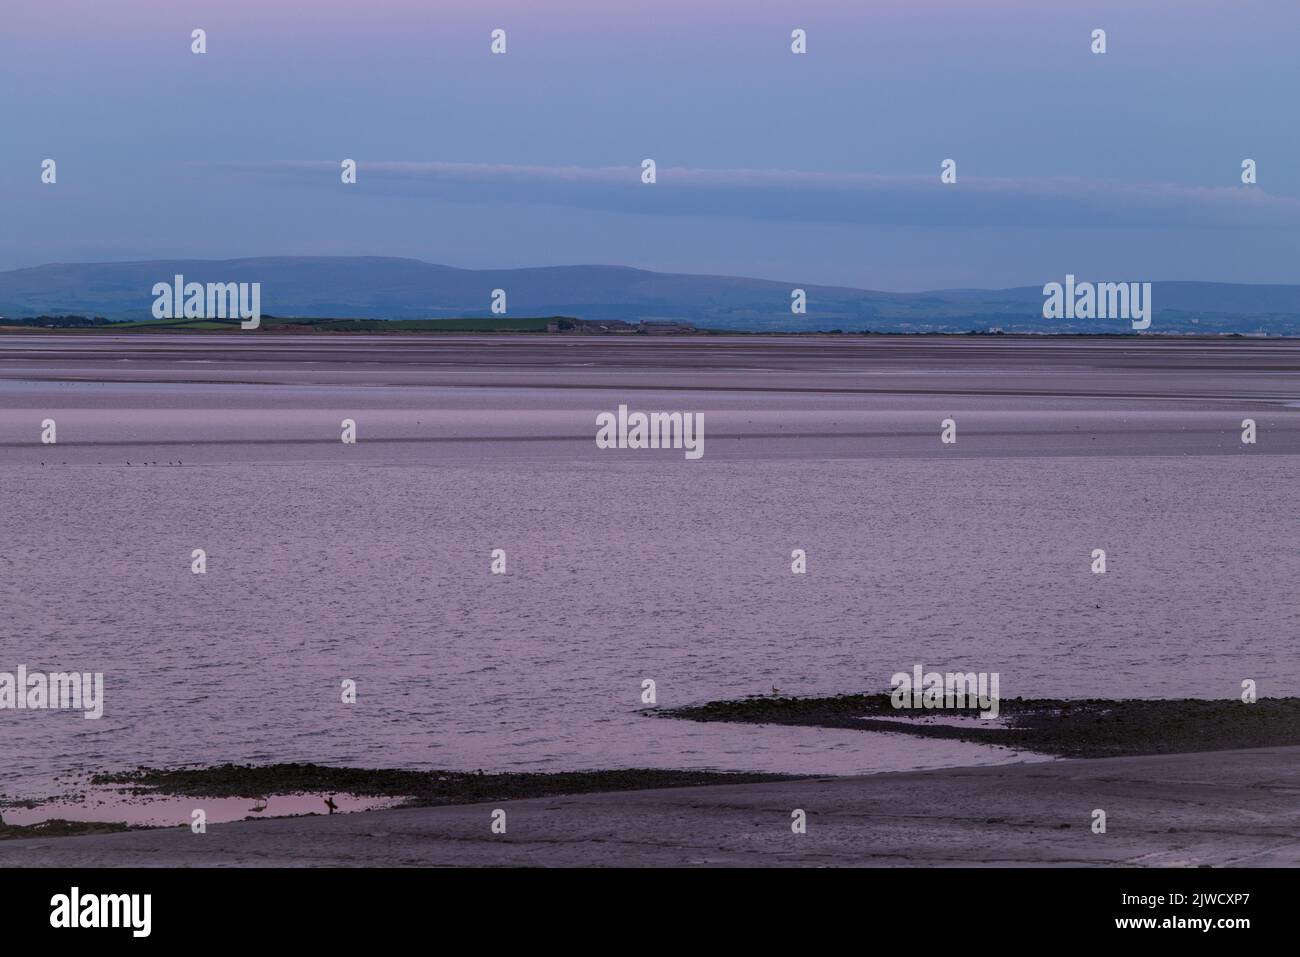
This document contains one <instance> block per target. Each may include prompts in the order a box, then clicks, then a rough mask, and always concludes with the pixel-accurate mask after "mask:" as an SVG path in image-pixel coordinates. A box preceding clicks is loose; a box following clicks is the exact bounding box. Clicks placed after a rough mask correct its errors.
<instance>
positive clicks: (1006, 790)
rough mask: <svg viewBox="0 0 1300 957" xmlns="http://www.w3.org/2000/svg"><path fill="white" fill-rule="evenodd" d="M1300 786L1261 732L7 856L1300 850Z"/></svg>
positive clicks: (1155, 860)
mask: <svg viewBox="0 0 1300 957" xmlns="http://www.w3.org/2000/svg"><path fill="white" fill-rule="evenodd" d="M1298 797H1300V747H1291V748H1256V749H1250V750H1241V751H1219V752H1203V753H1199V754H1180V755H1164V756H1158V757H1130V758H1104V759H1098V760H1078V761H1058V762H1053V763H1051V764H1022V765H1009V766H1002V767H983V768H968V769H955V770H943V771H923V772H908V773H899V774H880V775H874V776H869V777H844V778H823V779H817V780H806V781H793V782H779V783H772V784H741V785H721V786H716V787H701V788H683V789H679V790H656V791H629V792H621V793H613V794H590V795H583V796H578V797H569V798H545V799H535V800H526V801H514V802H509V803H504V804H501V805H499V806H501V807H504V808H505V810H506V813H507V824H508V829H507V834H505V835H493V834H492V833H491V832H490V829H489V823H490V813H491V810H492V808H493V806H494V805H469V806H460V807H437V808H418V809H408V810H390V811H368V812H362V813H357V814H348V815H337V816H335V817H302V818H280V819H275V820H269V821H259V822H241V823H237V824H220V825H213V826H211V827H210V828H209V829H208V833H207V834H204V835H195V834H192V833H190V831H189V829H188V828H175V829H168V830H165V831H162V830H160V831H151V832H137V833H120V834H104V835H93V836H88V837H70V838H42V839H30V840H21V841H8V842H0V866H3V867H19V866H137V867H138V866H184V865H192V866H229V865H245V866H247V865H252V866H285V865H306V866H315V865H330V866H394V865H417V866H578V865H582V866H630V865H636V866H692V865H695V866H699V865H706V866H708V865H711V866H747V867H759V866H777V865H780V866H899V865H909V864H910V865H927V866H949V865H966V866H973V865H991V866H1000V865H1107V864H1114V865H1127V866H1150V865H1164V866H1196V865H1215V866H1223V865H1235V866H1265V865H1268V866H1297V865H1300V800H1298V799H1297V798H1298ZM794 808H802V809H804V810H806V811H807V813H808V831H807V833H806V834H804V835H796V834H793V833H791V830H790V812H791V810H792V809H794ZM1095 808H1101V809H1104V810H1105V811H1106V813H1107V833H1105V834H1104V835H1102V834H1093V833H1092V831H1091V829H1090V826H1089V825H1090V822H1091V815H1092V811H1093V809H1095Z"/></svg>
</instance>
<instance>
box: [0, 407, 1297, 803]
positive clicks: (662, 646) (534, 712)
mask: <svg viewBox="0 0 1300 957" xmlns="http://www.w3.org/2000/svg"><path fill="white" fill-rule="evenodd" d="M315 388H316V391H313V389H312V388H308V387H306V386H301V387H297V386H294V387H291V386H280V387H278V391H276V390H272V389H269V388H261V389H260V390H259V389H258V388H257V387H255V386H251V385H242V386H240V385H220V386H216V385H206V386H205V385H193V386H186V385H158V384H152V385H126V384H121V383H116V384H93V385H92V384H86V383H67V382H45V383H39V384H37V383H34V382H31V381H21V382H20V381H12V382H5V383H3V393H2V394H3V395H4V396H5V397H6V398H7V400H8V401H7V402H6V404H5V406H4V408H3V410H2V411H0V440H2V441H0V485H2V487H3V488H4V490H5V494H4V509H3V511H2V512H0V543H2V547H0V581H3V588H4V591H3V598H4V622H3V625H2V626H0V627H2V628H3V632H2V635H0V639H2V644H0V652H2V654H0V670H10V671H11V670H13V669H14V668H15V667H16V666H17V665H18V664H26V665H27V666H28V667H29V668H30V669H41V670H76V671H102V672H104V674H105V684H106V692H105V696H106V705H105V716H104V718H103V719H101V720H99V721H86V720H84V719H82V718H81V716H80V715H79V714H75V713H56V712H18V713H15V712H0V721H3V725H4V729H3V730H4V737H3V744H2V745H0V749H2V754H3V767H4V768H5V777H4V779H3V784H2V785H0V791H2V792H4V793H7V794H9V795H46V794H52V793H58V792H59V789H60V787H63V786H66V784H67V779H68V778H69V777H70V776H74V775H77V774H81V773H84V772H87V771H91V770H96V769H101V768H116V769H120V768H129V767H133V766H136V765H139V764H148V765H155V766H157V765H169V764H179V763H215V762H223V761H236V762H272V761H291V760H302V761H318V762H328V763H344V764H354V765H363V766H404V767H445V768H468V769H474V768H484V769H489V770H505V769H544V770H560V769H574V768H596V767H614V766H662V767H706V768H728V769H763V770H788V771H804V772H859V771H872V770H883V769H894V768H904V767H930V766H942V765H952V764H962V763H973V762H980V761H999V760H1020V759H1022V756H1020V755H1015V754H1012V753H1010V752H1007V751H1003V750H1000V749H999V750H995V749H984V748H977V747H974V746H969V745H962V744H955V743H950V742H931V741H924V740H919V739H915V738H910V737H907V736H904V735H887V734H866V733H861V734H856V733H852V732H847V731H824V730H814V729H790V728H752V727H730V726H724V725H701V724H693V723H686V722H677V721H669V720H664V719H655V718H651V717H647V716H645V714H644V713H643V709H642V705H641V702H640V686H641V681H642V679H643V678H653V679H654V680H655V681H656V683H657V686H658V698H659V704H660V705H661V706H672V705H677V704H683V703H690V702H700V701H704V700H708V699H712V698H718V697H735V696H743V695H749V694H762V693H770V692H771V688H772V687H773V686H776V687H779V688H780V690H781V693H783V694H795V695H808V694H823V693H831V692H859V691H867V690H882V689H884V688H886V687H887V686H888V682H889V676H890V675H891V674H892V673H893V672H895V671H897V670H908V669H910V668H911V666H912V665H913V664H914V663H918V662H919V663H921V664H923V665H925V666H927V668H931V667H932V668H935V669H937V670H952V669H960V670H963V671H966V670H971V671H997V672H1000V674H1001V691H1002V694H1003V695H1004V696H1015V695H1045V696H1062V697H1080V696H1094V695H1096V696H1141V697H1183V696H1190V697H1235V696H1236V695H1237V694H1239V689H1240V683H1241V681H1242V679H1243V678H1254V679H1256V680H1257V681H1258V683H1259V689H1260V693H1261V694H1263V695H1283V694H1296V693H1300V656H1298V655H1296V653H1295V652H1296V643H1297V639H1298V638H1300V612H1298V611H1297V607H1296V602H1295V595H1296V589H1295V584H1296V581H1297V577H1298V576H1297V572H1300V553H1298V548H1297V542H1300V536H1298V535H1297V532H1298V531H1300V527H1298V522H1297V515H1296V507H1295V501H1296V489H1297V484H1296V471H1295V469H1296V465H1297V461H1298V459H1297V457H1296V456H1295V455H1292V454H1258V455H1256V454H1242V453H1241V452H1240V450H1239V449H1237V448H1236V447H1235V446H1234V444H1233V443H1234V442H1235V433H1233V432H1232V431H1231V429H1230V428H1228V429H1227V430H1226V431H1223V432H1222V435H1220V436H1219V437H1218V439H1216V440H1215V441H1214V442H1211V441H1209V440H1206V444H1205V448H1204V449H1203V452H1204V454H1186V453H1185V452H1182V453H1181V454H1152V453H1153V452H1155V453H1161V452H1162V447H1161V446H1160V445H1159V442H1160V441H1162V440H1160V439H1157V438H1152V436H1170V437H1172V438H1168V439H1167V441H1170V442H1185V441H1193V440H1195V437H1196V436H1197V435H1200V436H1201V437H1202V438H1204V436H1206V435H1211V434H1212V433H1214V429H1216V428H1220V427H1221V426H1222V423H1223V421H1225V415H1221V414H1220V413H1219V412H1218V411H1216V410H1215V409H1213V408H1208V407H1205V406H1203V405H1202V406H1198V405H1195V404H1193V405H1190V406H1188V405H1178V406H1174V405H1172V404H1171V405H1170V406H1168V407H1164V406H1156V405H1152V404H1151V403H1137V402H1135V403H1132V404H1130V406H1129V407H1128V408H1125V409H1123V410H1122V411H1113V410H1105V409H1102V410H1100V411H1099V410H1098V408H1097V407H1096V405H1095V403H1094V404H1093V405H1092V406H1086V405H1072V404H1070V403H1069V402H1064V401H1062V402H1057V403H1055V404H1052V403H1049V402H1048V401H1046V400H1043V399H1035V400H1034V401H1033V402H1032V403H1025V404H1024V405H1023V407H1016V406H1015V405H1014V403H1009V402H1007V401H1004V400H999V402H1002V403H1003V404H1002V405H1001V406H999V405H998V404H997V403H994V402H991V401H987V400H980V401H975V400H966V401H967V405H969V406H971V408H969V410H968V411H967V412H966V413H965V416H966V417H965V418H961V416H960V415H959V421H960V422H961V424H962V427H963V428H965V427H967V424H968V423H969V424H970V427H971V431H970V432H969V433H963V438H962V439H961V440H959V446H960V445H961V444H962V442H965V443H967V444H966V447H965V448H963V450H962V451H963V454H961V455H955V456H948V457H944V456H943V455H942V454H938V453H936V451H935V450H934V448H933V446H937V445H938V442H937V429H936V428H934V427H933V426H934V423H932V422H931V420H932V419H934V415H933V414H932V413H931V412H930V411H929V409H927V408H923V407H922V406H923V405H924V403H925V401H926V400H908V401H907V402H903V403H901V404H900V403H897V402H896V403H894V405H892V406H890V407H883V406H882V407H879V408H874V409H873V408H865V409H857V410H852V409H850V410H847V411H846V410H844V409H838V410H837V409H836V408H835V406H836V402H827V403H824V404H825V405H826V406H827V407H829V408H830V411H818V408H817V406H816V404H815V403H813V402H809V401H807V400H806V399H804V398H793V399H782V400H780V401H778V402H776V404H775V405H773V400H772V398H771V397H770V396H763V395H757V396H750V397H746V396H743V395H734V394H733V395H728V396H725V397H722V398H720V399H712V400H709V401H706V402H701V401H700V400H699V399H698V397H696V398H695V399H694V404H691V403H692V401H693V400H692V397H691V396H690V395H688V394H686V393H677V392H618V393H615V392H610V393H608V394H606V393H582V394H579V395H577V396H575V395H574V394H573V393H572V392H570V391H565V392H563V393H562V394H558V395H554V396H553V395H551V394H548V393H539V392H538V391H537V390H530V389H518V390H515V391H514V392H511V391H509V390H499V391H494V392H492V393H491V394H490V395H489V394H487V393H483V392H476V393H474V394H473V395H472V396H470V397H468V398H467V397H466V396H465V395H464V394H463V393H461V392H457V391H455V390H454V389H442V390H441V391H439V390H436V389H432V388H428V389H420V390H406V391H404V392H402V393H401V395H400V396H397V395H396V393H394V392H390V391H385V390H384V389H371V390H366V389H364V388H363V387H360V386H349V387H346V389H345V388H344V387H340V386H328V387H315ZM295 389H298V391H294V390H295ZM347 390H350V391H347ZM629 398H630V401H631V403H632V404H633V406H634V408H638V407H639V408H643V409H674V408H679V409H688V408H693V409H702V410H703V411H705V416H706V423H709V424H712V425H714V427H715V432H716V433H717V437H716V438H713V441H714V443H715V444H714V445H712V446H710V445H708V444H707V440H706V455H705V457H704V459H703V460H701V461H699V462H686V461H685V460H684V459H683V458H682V457H681V453H680V452H676V453H674V452H653V453H626V452H623V453H610V452H600V451H597V450H596V449H595V447H594V442H593V441H592V438H591V436H592V435H594V427H593V426H591V425H589V424H585V423H590V422H592V421H593V417H594V413H595V412H596V411H600V410H603V409H607V408H613V407H614V405H615V404H616V403H617V402H618V401H629ZM259 401H260V402H261V404H262V406H263V407H262V408H260V409H259V408H258V407H257V404H258V402H259ZM943 401H944V402H947V403H948V404H949V405H953V404H955V403H957V401H958V400H955V399H945V400H943ZM458 406H459V407H458ZM358 409H360V411H359V412H358V411H357V410H358ZM782 409H784V410H785V412H786V413H787V415H786V416H785V417H784V418H782V417H781V416H779V415H778V414H777V413H779V412H781V411H782ZM1279 409H1280V407H1279ZM349 410H351V412H352V414H354V415H356V417H357V418H358V420H359V428H360V434H361V444H359V445H358V446H356V447H355V448H344V447H343V446H342V445H341V444H339V443H338V441H337V425H338V421H339V417H340V415H344V414H348V412H349ZM47 412H48V413H49V414H52V415H55V417H56V418H57V419H58V421H59V429H60V438H61V442H64V443H66V444H61V445H60V446H58V447H57V448H55V449H51V448H48V447H47V448H44V449H42V448H40V447H39V446H36V447H32V446H31V445H30V436H29V435H27V433H28V432H30V431H31V428H32V427H33V426H32V422H33V419H34V417H35V419H36V420H39V418H40V417H41V416H42V415H44V414H46V413H47ZM1259 414H1260V415H1261V418H1262V419H1268V418H1269V416H1273V417H1275V418H1276V417H1281V416H1288V415H1289V416H1290V418H1287V419H1285V422H1284V424H1285V425H1286V426H1287V427H1288V428H1289V427H1291V425H1290V424H1291V423H1292V422H1293V421H1294V413H1289V412H1285V411H1280V410H1278V409H1273V410H1270V409H1263V410H1262V411H1261V412H1260V413H1259ZM873 415H874V416H875V420H874V421H876V422H877V423H879V422H884V423H886V424H887V426H888V427H896V428H899V429H902V430H906V428H907V427H908V426H909V424H911V423H913V420H915V423H921V422H924V423H927V424H926V425H925V426H924V428H925V429H928V430H929V431H931V432H935V433H936V437H935V438H933V441H932V442H930V443H929V444H928V445H927V446H926V453H925V454H919V453H918V454H910V453H909V451H908V449H909V446H907V445H906V443H903V442H902V440H901V439H900V441H899V442H898V443H895V445H891V446H888V447H881V449H880V451H881V453H882V454H880V455H872V454H870V452H869V451H863V448H864V443H862V442H860V443H858V446H857V447H856V448H854V449H851V450H849V453H846V451H845V449H846V446H845V443H846V441H851V439H850V440H846V439H845V438H844V437H842V436H839V435H838V434H835V435H828V434H827V433H836V430H841V429H844V428H846V427H847V428H849V429H850V430H851V429H853V428H857V427H859V426H860V425H861V422H862V421H866V420H867V419H870V418H871V417H872V416H873ZM764 416H769V417H772V418H773V419H776V420H779V421H780V422H781V423H784V425H783V427H784V428H787V429H790V430H791V431H792V432H794V433H799V432H802V433H804V434H805V436H812V435H820V436H821V438H820V439H818V440H817V441H815V442H813V441H810V442H807V443H803V444H799V443H798V442H793V443H787V444H786V445H784V446H783V445H782V444H781V443H780V442H779V441H774V440H771V439H752V438H751V439H745V438H735V437H733V438H730V439H727V438H726V437H725V433H726V432H727V431H728V428H731V429H732V431H733V432H737V433H739V432H741V431H743V429H744V428H745V426H743V424H742V420H745V421H749V420H761V419H762V418H763V417H764ZM800 416H803V418H800ZM854 416H858V417H860V420H861V421H860V420H859V418H855V417H854ZM1234 416H1236V417H1237V418H1239V417H1240V413H1239V411H1238V410H1236V409H1231V408H1230V409H1229V410H1228V411H1227V413H1226V419H1228V420H1230V419H1232V417H1234ZM746 417H748V419H746ZM819 417H820V418H819ZM1107 417H1109V418H1110V419H1111V420H1113V421H1114V422H1115V423H1116V429H1117V430H1120V432H1121V433H1122V438H1123V441H1128V442H1131V451H1132V454H1128V455H1125V454H1097V453H1096V452H1095V451H1094V450H1093V449H1092V448H1090V445H1091V442H1092V441H1093V440H1092V439H1091V438H1090V434H1091V433H1090V432H1089V431H1088V430H1089V429H1094V428H1098V426H1097V424H1096V423H1097V422H1103V423H1104V421H1105V420H1106V419H1107ZM1121 419H1122V420H1123V421H1122V423H1121ZM792 422H793V423H795V424H794V425H791V424H790V423H792ZM990 423H992V425H990ZM1090 423H1091V424H1090ZM981 424H983V426H984V427H985V428H986V429H987V430H988V431H989V432H990V433H993V432H997V433H1015V432H1017V431H1020V432H1023V431H1024V430H1026V429H1027V430H1029V431H1030V432H1032V431H1033V430H1035V429H1047V428H1048V426H1049V425H1050V434H1048V433H1047V432H1044V434H1043V437H1042V447H1043V448H1045V449H1047V450H1048V451H1049V452H1051V453H1056V454H1030V453H1028V452H1025V451H1023V450H1021V451H1017V450H1016V449H1007V448H1005V447H1003V446H1001V445H998V446H996V448H995V447H994V446H993V445H991V444H990V445H986V446H985V448H986V449H993V450H994V451H992V452H990V454H984V455H981V454H977V453H978V450H979V448H980V440H979V437H978V428H979V426H980V425H981ZM997 425H1001V426H1003V427H1002V428H996V427H994V426H997ZM1229 425H1231V422H1229ZM748 427H749V428H751V429H758V430H759V431H761V429H760V428H759V427H758V426H755V425H750V426H748ZM1279 428H1280V427H1279ZM422 430H428V431H430V432H431V433H433V434H438V435H442V436H444V437H459V438H460V439H462V440H464V441H455V442H451V441H449V442H446V443H438V442H430V443H422V442H420V441H409V442H396V443H385V442H383V441H380V439H382V438H383V437H385V436H388V437H398V436H403V435H409V436H418V435H421V434H424V433H423V432H422ZM1198 430H1200V431H1198ZM1101 431H1104V429H1102V430H1101ZM495 432H499V433H502V434H505V433H510V432H513V433H515V434H517V435H518V436H521V437H527V436H529V435H534V436H537V438H536V439H535V440H532V441H526V440H523V439H521V440H520V441H518V442H516V443H514V444H510V443H498V442H493V441H491V440H490V438H489V439H488V440H483V436H489V437H490V436H491V435H493V434H495ZM320 434H324V435H325V436H326V438H325V439H321V440H319V442H318V443H317V444H312V442H311V440H312V439H315V438H316V437H317V436H318V435H320ZM706 434H708V433H706ZM65 436H66V438H65ZM159 436H163V437H166V436H175V437H176V438H177V441H178V442H179V441H182V440H184V439H185V438H187V437H188V438H189V439H190V440H195V439H197V440H200V444H197V445H195V446H192V447H189V446H184V445H180V444H177V445H167V444H154V445H150V444H149V441H150V439H151V438H156V437H159ZM474 436H478V437H479V440H478V441H471V440H470V439H472V438H473V437H474ZM548 436H549V438H548ZM1188 436H1191V439H1189V438H1188ZM267 437H271V438H274V439H277V440H276V441H263V439H265V438H267ZM368 437H369V438H371V439H373V440H374V441H372V442H371V443H370V444H369V445H367V438H368ZM1134 437H1136V438H1134ZM254 438H257V439H258V441H257V442H252V441H249V440H251V439H254ZM101 440H103V441H107V442H108V443H109V444H97V443H99V442H100V441H101ZM281 440H282V441H281ZM993 441H994V440H993V439H990V440H989V442H990V443H991V442H993ZM999 441H1000V440H999ZM1102 441H1103V443H1104V444H1105V447H1106V449H1107V450H1112V451H1113V450H1114V448H1115V443H1116V442H1117V441H1120V440H1117V439H1116V438H1115V434H1111V435H1110V436H1109V438H1103V440H1102ZM24 442H26V443H28V444H26V445H24V444H22V443H24ZM79 443H80V444H79ZM114 443H116V444H114ZM203 443H206V444H203ZM1070 443H1074V448H1073V449H1072V448H1071V447H1070ZM1238 444H1239V443H1238ZM502 445H507V446H509V448H507V449H505V450H503V449H502ZM1067 453H1068V454H1067ZM127 460H131V461H132V462H133V464H132V465H131V466H127V465H126V464H125V462H126V461H127ZM182 460H183V461H185V464H184V465H174V466H169V465H167V464H165V463H166V462H168V461H182ZM145 461H147V462H155V461H157V462H159V464H158V465H142V464H140V463H141V462H145ZM42 462H44V464H41V463H42ZM196 463H197V464H196ZM198 547H201V548H204V549H206V551H207V553H208V572H207V574H206V575H194V574H191V572H190V567H189V562H190V557H189V556H190V552H191V550H192V549H194V548H198ZM1096 547H1102V548H1105V549H1106V550H1107V553H1108V557H1109V571H1108V573H1107V574H1106V575H1093V574H1091V572H1090V570H1089V553H1090V552H1091V550H1092V549H1093V548H1096ZM493 548H503V549H505V550H506V553H507V562H508V573H507V574H506V575H504V576H493V575H491V574H490V573H489V552H490V551H491V549H493ZM792 548H803V549H805V550H806V551H807V553H808V565H809V573H808V574H807V575H806V576H795V575H792V574H791V573H790V551H791V549H792ZM343 678H352V679H355V680H356V682H357V686H358V702H357V704H355V705H353V706H345V705H343V704H342V703H341V702H340V700H339V698H340V681H341V680H342V679H343Z"/></svg>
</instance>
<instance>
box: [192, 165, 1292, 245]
mask: <svg viewBox="0 0 1300 957" xmlns="http://www.w3.org/2000/svg"><path fill="white" fill-rule="evenodd" d="M357 162H358V184H357V186H356V187H348V188H356V189H358V190H374V191H378V192H381V193H384V194H386V195H402V196H409V197H413V198H414V197H420V196H428V197H432V198H437V199H441V200H446V201H452V202H458V203H506V204H517V203H524V204H542V205H548V206H558V207H577V208H583V209H600V210H606V211H615V212H624V213H633V214H641V215H654V216H707V217H719V216H721V217H738V218H746V219H757V220H767V221H786V222H799V223H834V224H861V225H876V226H879V225H896V226H911V227H916V226H943V227H968V228H978V227H981V226H987V227H1007V226H1024V227H1034V228H1042V227H1050V228H1067V229H1068V228H1075V227H1077V228H1116V227H1119V228H1142V229H1150V228H1215V229H1225V228H1227V229H1237V228H1240V229H1247V228H1274V229H1285V228H1288V227H1291V228H1295V227H1300V200H1298V199H1294V198H1291V197H1284V196H1276V195H1270V194H1269V193H1267V192H1265V191H1263V190H1261V189H1260V188H1259V187H1257V186H1250V187H1246V186H1237V187H1231V186H1228V187H1207V186H1187V185H1180V184H1171V183H1140V182H1138V183H1126V182H1115V181H1106V180H1089V179H1081V178H1077V177H1044V178H994V177H975V176H967V175H961V174H960V169H959V177H958V182H957V183H955V184H943V183H941V182H940V180H939V172H938V168H937V166H936V169H935V172H934V173H933V174H932V175H927V176H886V175H879V174H872V173H825V172H810V171H803V170H789V169H744V168H740V169H704V168H696V167H686V166H671V165H660V166H659V167H658V182H657V183H655V184H654V185H646V184H643V183H642V182H641V168H640V164H639V163H637V164H629V165H627V166H599V167H587V166H537V165H514V164H492V163H447V162H410V161H391V160H390V161H367V160H358V161H357ZM207 165H219V166H221V167H222V168H224V169H228V170H231V171H238V172H239V173H240V174H242V175H248V174H253V175H264V176H275V177H277V178H280V179H282V180H284V179H291V178H292V179H296V180H297V181H298V182H299V183H301V184H304V185H305V184H307V183H311V182H318V183H319V184H320V185H322V186H323V185H325V184H330V185H332V186H336V187H337V186H338V183H339V169H340V168H339V163H338V162H337V161H329V160H303V161H282V162H267V163H226V164H207Z"/></svg>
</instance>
